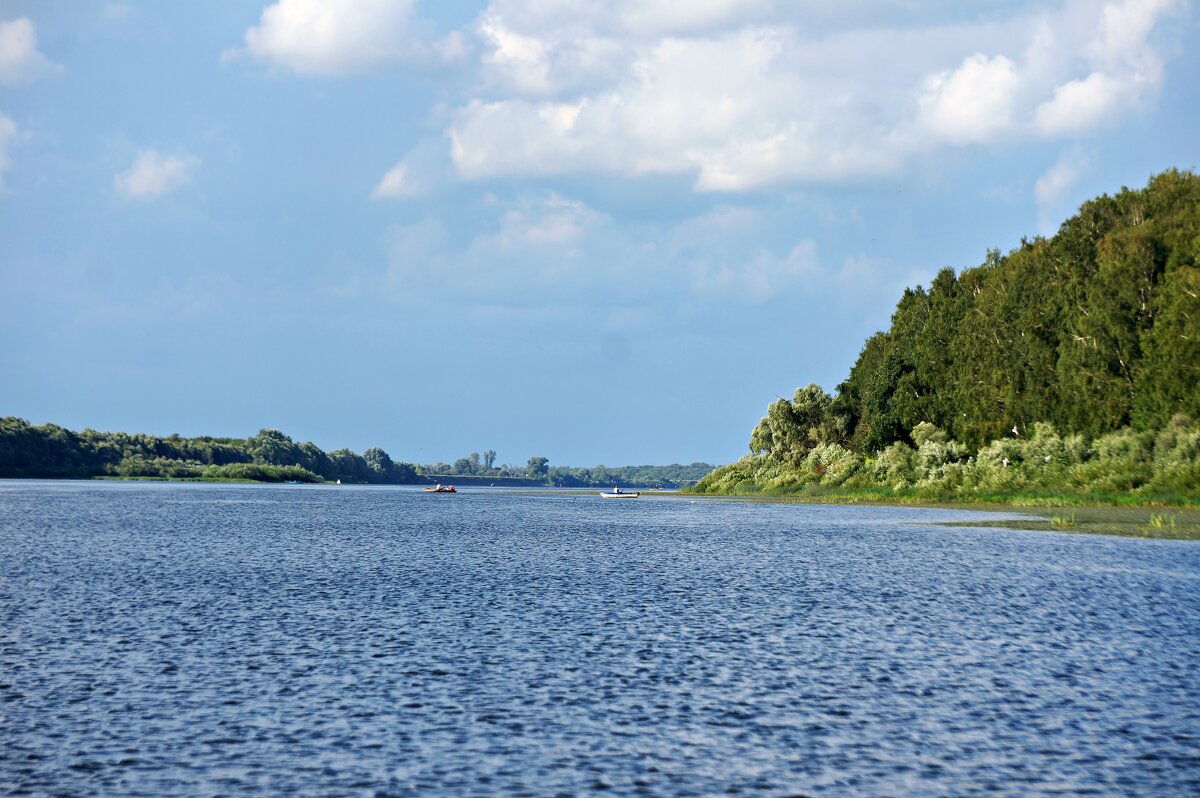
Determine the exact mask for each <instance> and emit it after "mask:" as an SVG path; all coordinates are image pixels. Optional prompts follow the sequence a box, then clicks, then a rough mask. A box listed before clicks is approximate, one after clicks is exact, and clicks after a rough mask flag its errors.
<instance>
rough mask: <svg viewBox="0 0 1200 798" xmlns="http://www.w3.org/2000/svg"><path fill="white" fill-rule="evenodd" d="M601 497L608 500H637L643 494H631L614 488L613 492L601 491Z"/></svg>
mask: <svg viewBox="0 0 1200 798" xmlns="http://www.w3.org/2000/svg"><path fill="white" fill-rule="evenodd" d="M600 495H601V496H603V497H604V498H606V499H636V498H637V497H638V496H641V495H642V494H640V493H637V492H630V491H627V490H621V489H620V488H618V487H616V486H614V487H613V489H612V490H611V491H607V490H602V491H600Z"/></svg>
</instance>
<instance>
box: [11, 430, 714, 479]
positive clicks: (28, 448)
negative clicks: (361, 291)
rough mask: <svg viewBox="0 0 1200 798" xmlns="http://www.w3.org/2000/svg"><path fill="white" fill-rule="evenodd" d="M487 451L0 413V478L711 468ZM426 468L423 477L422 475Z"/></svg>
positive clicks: (484, 475)
mask: <svg viewBox="0 0 1200 798" xmlns="http://www.w3.org/2000/svg"><path fill="white" fill-rule="evenodd" d="M495 460H496V452H495V451H492V450H488V451H486V452H484V454H483V456H482V457H481V456H480V455H479V454H478V453H476V452H472V453H471V454H470V455H469V456H467V457H464V458H460V459H458V460H456V461H455V462H454V464H453V465H447V464H445V463H435V464H432V465H425V466H419V465H413V464H411V463H402V462H396V461H394V460H392V458H391V457H390V456H389V455H388V453H387V452H385V451H384V450H383V449H380V448H378V447H372V448H370V449H367V450H366V451H365V452H363V453H362V454H361V455H360V454H355V453H354V452H352V451H350V450H349V449H337V450H335V451H332V452H325V451H323V450H322V449H321V448H320V447H318V446H317V445H316V444H314V443H312V442H306V443H297V442H296V441H293V440H292V439H291V437H289V436H288V435H285V434H284V433H282V432H280V431H279V430H276V429H264V430H261V431H259V433H258V434H257V435H255V436H253V437H251V438H212V437H199V438H184V437H181V436H179V435H170V436H167V437H165V438H164V437H157V436H154V435H140V434H133V435H131V434H128V433H124V432H97V431H96V430H92V429H85V430H84V431H83V432H73V431H71V430H69V429H64V428H63V427H60V426H58V425H56V424H45V425H42V426H33V425H31V424H30V423H29V422H27V421H25V420H24V419H20V418H14V417H7V418H0V477H43V478H47V477H48V478H66V479H87V478H96V477H108V478H115V479H192V480H219V481H256V482H322V481H329V482H332V481H334V480H341V481H342V482H346V483H361V484H382V485H412V484H421V483H424V482H428V481H433V480H435V479H437V480H441V481H445V480H446V479H447V478H455V477H468V478H473V479H475V480H477V481H479V480H487V479H505V480H510V481H517V482H520V483H522V484H528V485H550V486H556V487H583V486H595V485H614V484H618V483H620V484H623V485H643V486H659V487H678V486H679V485H683V484H690V483H694V482H695V481H696V480H698V479H700V478H701V477H702V476H704V475H705V474H707V473H708V472H709V471H711V470H712V469H713V467H712V466H711V465H709V464H707V463H692V464H691V465H679V464H673V465H668V466H622V467H615V468H609V467H605V466H602V465H601V466H596V467H594V468H571V467H566V466H551V465H550V464H549V460H548V459H547V458H545V457H540V456H539V457H531V458H529V462H528V463H527V464H526V465H524V466H510V465H497V464H496V462H495ZM427 475H428V476H427Z"/></svg>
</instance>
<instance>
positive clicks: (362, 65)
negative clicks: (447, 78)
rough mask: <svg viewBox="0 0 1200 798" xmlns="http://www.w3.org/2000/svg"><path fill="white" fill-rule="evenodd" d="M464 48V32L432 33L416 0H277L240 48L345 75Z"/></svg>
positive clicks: (286, 64) (303, 69)
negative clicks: (443, 35) (418, 12)
mask: <svg viewBox="0 0 1200 798" xmlns="http://www.w3.org/2000/svg"><path fill="white" fill-rule="evenodd" d="M463 51H464V40H463V37H462V35H461V34H457V33H455V34H451V35H450V36H448V37H446V38H443V39H440V40H436V39H435V38H434V37H433V35H432V30H431V27H430V26H429V25H428V24H427V23H425V22H423V21H422V20H420V19H418V18H417V17H416V14H415V2H414V0H278V1H277V2H276V3H274V4H273V5H270V6H268V7H267V8H266V9H264V10H263V12H262V16H261V17H260V19H259V22H258V25H256V26H255V27H253V28H250V29H249V30H248V31H246V35H245V48H244V50H243V51H242V52H244V53H246V54H248V55H250V56H251V57H253V58H256V59H258V60H261V61H265V62H267V63H269V64H273V65H275V66H279V67H283V68H285V69H288V70H291V71H293V72H296V73H298V74H301V75H343V74H348V73H354V72H365V71H369V70H373V69H377V68H380V67H384V66H388V65H392V64H397V63H406V62H407V63H412V62H424V61H435V60H443V61H444V60H454V59H457V58H459V57H461V56H462V54H463ZM235 53H236V51H231V52H229V53H227V55H233V54H235Z"/></svg>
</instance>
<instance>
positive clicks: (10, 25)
mask: <svg viewBox="0 0 1200 798" xmlns="http://www.w3.org/2000/svg"><path fill="white" fill-rule="evenodd" d="M61 68H62V67H60V66H59V65H58V64H55V63H52V62H51V61H49V60H48V59H47V58H46V56H44V55H42V54H41V52H39V51H38V43H37V29H36V28H35V27H34V24H33V23H32V22H31V21H30V20H29V19H27V18H25V17H20V18H18V19H14V20H12V21H10V22H0V85H6V86H14V85H17V84H21V83H30V82H32V81H35V80H37V79H38V78H42V77H45V76H47V75H51V74H53V73H55V72H57V71H58V70H60V69H61Z"/></svg>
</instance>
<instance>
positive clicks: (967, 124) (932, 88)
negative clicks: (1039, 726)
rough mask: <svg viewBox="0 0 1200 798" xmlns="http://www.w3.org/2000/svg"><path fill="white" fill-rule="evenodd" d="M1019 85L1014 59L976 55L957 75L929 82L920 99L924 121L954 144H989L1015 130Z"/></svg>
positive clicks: (946, 74) (942, 73)
mask: <svg viewBox="0 0 1200 798" xmlns="http://www.w3.org/2000/svg"><path fill="white" fill-rule="evenodd" d="M1019 86H1020V77H1019V75H1018V74H1017V65H1016V64H1015V63H1013V62H1012V61H1011V60H1010V59H1008V58H1006V57H1005V56H1003V55H998V56H995V57H994V58H989V57H988V56H986V55H984V54H983V53H975V54H974V55H972V56H970V57H968V58H967V59H966V60H964V61H963V62H962V65H961V66H959V67H958V69H956V70H954V71H953V72H940V73H938V74H937V75H934V76H933V77H931V78H930V79H929V81H928V82H927V84H926V87H927V88H926V92H925V94H924V95H923V96H922V97H921V99H920V104H921V115H922V121H923V122H924V123H925V126H926V128H927V129H928V130H929V131H930V132H931V133H932V134H933V135H935V136H938V137H940V138H942V139H945V140H946V141H948V142H950V143H952V144H974V143H979V142H984V141H988V140H989V139H991V138H994V137H995V136H998V135H1001V134H1003V133H1006V132H1008V130H1009V129H1010V128H1011V127H1012V124H1013V121H1014V120H1013V112H1014V109H1015V106H1016V101H1017V91H1018V88H1019Z"/></svg>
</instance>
